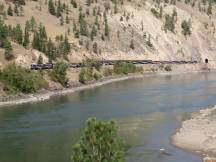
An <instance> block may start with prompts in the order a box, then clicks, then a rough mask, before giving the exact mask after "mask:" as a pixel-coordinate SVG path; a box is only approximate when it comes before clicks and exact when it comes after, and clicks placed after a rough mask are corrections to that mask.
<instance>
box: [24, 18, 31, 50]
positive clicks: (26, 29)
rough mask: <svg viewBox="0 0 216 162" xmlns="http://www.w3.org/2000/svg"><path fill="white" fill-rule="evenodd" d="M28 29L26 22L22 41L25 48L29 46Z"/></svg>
mask: <svg viewBox="0 0 216 162" xmlns="http://www.w3.org/2000/svg"><path fill="white" fill-rule="evenodd" d="M29 42H30V40H29V27H28V21H27V22H26V25H25V33H24V41H23V46H24V47H27V46H28V45H29Z"/></svg>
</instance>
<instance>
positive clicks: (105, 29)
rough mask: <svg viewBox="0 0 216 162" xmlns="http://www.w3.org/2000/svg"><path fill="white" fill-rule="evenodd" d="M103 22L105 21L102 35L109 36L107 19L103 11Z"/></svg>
mask: <svg viewBox="0 0 216 162" xmlns="http://www.w3.org/2000/svg"><path fill="white" fill-rule="evenodd" d="M104 23H105V28H104V35H105V36H106V37H109V26H108V21H107V16H106V13H104Z"/></svg>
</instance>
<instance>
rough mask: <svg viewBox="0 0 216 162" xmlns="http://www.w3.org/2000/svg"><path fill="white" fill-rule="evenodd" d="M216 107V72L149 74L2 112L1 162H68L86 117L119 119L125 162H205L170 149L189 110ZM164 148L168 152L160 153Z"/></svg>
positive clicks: (191, 155)
mask: <svg viewBox="0 0 216 162" xmlns="http://www.w3.org/2000/svg"><path fill="white" fill-rule="evenodd" d="M215 104H216V73H194V74H180V75H172V76H171V75H169V76H168V75H167V76H165V75H161V76H150V77H145V78H142V79H134V80H127V81H121V82H117V83H112V84H108V85H105V86H102V87H99V88H96V89H91V90H85V91H81V92H77V93H74V94H71V95H67V96H62V97H55V98H53V99H51V100H49V101H46V102H42V103H35V104H25V105H20V106H13V107H6V108H1V109H0V162H70V155H71V150H72V149H71V148H72V145H73V144H74V143H75V142H76V141H77V140H78V138H79V135H80V130H81V128H83V127H84V125H85V121H86V119H87V118H89V117H92V116H95V117H97V118H99V119H103V120H109V119H115V120H117V122H118V124H119V127H120V128H119V130H120V134H121V136H122V137H123V138H124V139H125V140H126V141H127V144H129V145H130V146H132V147H131V149H129V150H128V152H127V157H126V161H127V162H183V161H184V162H201V159H200V158H199V157H198V156H197V155H193V154H191V153H188V152H185V151H183V150H180V149H177V148H175V147H173V146H172V145H170V143H169V138H170V136H171V135H172V134H173V133H174V132H175V130H176V129H177V128H178V127H180V124H181V122H182V120H184V119H186V118H188V117H189V114H190V113H191V112H195V111H198V110H199V109H202V108H205V107H209V106H213V105H215ZM160 148H164V149H166V154H161V153H160V152H159V149H160Z"/></svg>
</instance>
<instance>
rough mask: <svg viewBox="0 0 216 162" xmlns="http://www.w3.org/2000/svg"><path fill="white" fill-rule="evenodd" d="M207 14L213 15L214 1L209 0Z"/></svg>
mask: <svg viewBox="0 0 216 162" xmlns="http://www.w3.org/2000/svg"><path fill="white" fill-rule="evenodd" d="M207 14H208V15H211V14H212V2H211V0H209V5H208V9H207Z"/></svg>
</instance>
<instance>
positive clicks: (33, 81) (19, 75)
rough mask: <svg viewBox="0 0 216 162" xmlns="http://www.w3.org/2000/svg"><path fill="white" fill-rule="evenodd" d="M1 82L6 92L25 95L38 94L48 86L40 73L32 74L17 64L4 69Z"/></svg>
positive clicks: (0, 77) (0, 78)
mask: <svg viewBox="0 0 216 162" xmlns="http://www.w3.org/2000/svg"><path fill="white" fill-rule="evenodd" d="M0 81H1V82H2V83H3V84H4V86H5V88H4V89H5V90H9V91H14V92H23V93H32V92H36V91H37V90H39V89H41V88H45V87H46V86H47V82H46V81H45V80H44V79H43V77H42V75H41V74H40V73H38V72H31V71H29V70H27V69H25V68H22V67H20V66H17V65H15V64H10V65H8V66H6V67H5V68H4V69H3V71H2V72H1V75H0Z"/></svg>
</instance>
